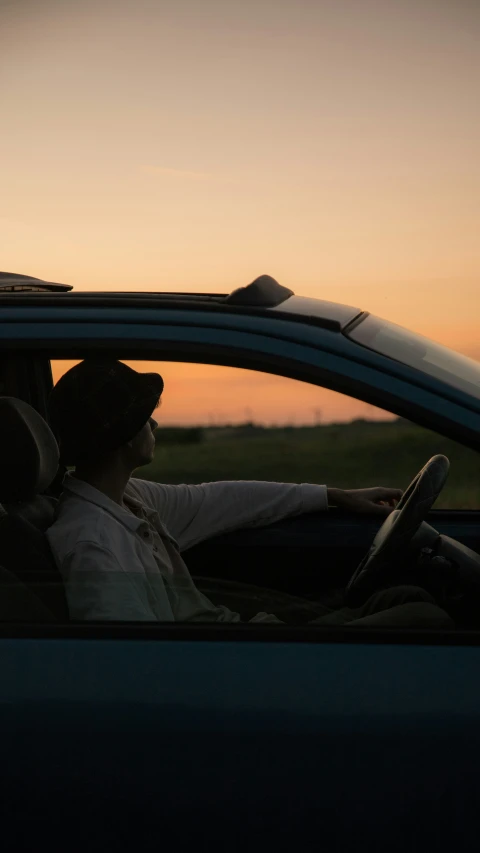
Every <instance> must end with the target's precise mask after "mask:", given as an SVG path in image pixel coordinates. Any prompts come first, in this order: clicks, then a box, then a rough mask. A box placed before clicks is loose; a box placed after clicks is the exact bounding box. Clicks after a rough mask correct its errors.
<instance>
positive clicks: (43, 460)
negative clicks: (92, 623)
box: [0, 397, 68, 622]
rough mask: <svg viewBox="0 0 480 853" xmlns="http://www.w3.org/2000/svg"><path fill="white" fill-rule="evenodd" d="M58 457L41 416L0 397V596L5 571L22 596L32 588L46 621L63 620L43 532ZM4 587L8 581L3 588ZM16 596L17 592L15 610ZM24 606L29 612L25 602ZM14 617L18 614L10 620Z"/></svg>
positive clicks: (59, 585) (58, 583)
mask: <svg viewBox="0 0 480 853" xmlns="http://www.w3.org/2000/svg"><path fill="white" fill-rule="evenodd" d="M58 461H59V452H58V446H57V442H56V440H55V437H54V435H53V433H52V431H51V429H50V427H49V426H48V424H47V423H46V421H44V419H43V418H42V417H41V415H39V413H38V412H37V411H36V410H35V409H34V408H32V406H30V405H29V404H28V403H26V402H25V401H24V400H19V399H17V398H15V397H0V504H1V505H2V507H3V512H2V513H1V514H0V566H1V567H3V569H4V570H6V572H7V575H5V573H2V574H1V575H0V595H2V587H4V578H5V577H7V576H8V573H9V576H11V575H13V576H14V577H15V578H16V579H17V581H19V582H20V583H22V584H24V585H25V586H26V587H27V588H28V596H27V595H26V596H25V601H26V600H27V598H30V599H31V594H32V593H33V594H34V595H35V596H37V598H38V599H40V602H41V606H40V607H39V619H41V621H45V608H46V609H47V613H50V614H51V616H52V621H61V622H64V621H66V620H68V608H67V602H66V597H65V589H64V586H63V581H62V577H61V574H60V572H59V570H58V569H57V567H56V564H55V561H54V559H53V556H52V553H51V551H50V546H49V544H48V541H47V537H46V536H45V530H46V529H47V528H48V527H49V526H50V525H51V524H52V523H53V521H54V516H55V506H56V500H55V499H54V498H52V497H49V496H47V495H45V494H44V493H45V491H46V490H47V489H48V487H49V486H50V484H51V483H52V481H53V480H54V478H55V476H56V474H57V470H58ZM7 587H8V582H6V587H5V589H4V592H5V590H6V588H7ZM17 593H18V590H17ZM18 600H19V599H18V594H17V597H16V601H17V605H16V606H15V612H16V613H18ZM2 611H3V608H2ZM26 611H28V613H31V604H30V605H29V606H28V607H27V604H26ZM40 611H41V612H43V614H44V618H43V619H42V617H41V614H40ZM19 618H21V614H20V615H19V616H16V617H15V619H16V621H18V619H19ZM25 618H31V617H27V616H25Z"/></svg>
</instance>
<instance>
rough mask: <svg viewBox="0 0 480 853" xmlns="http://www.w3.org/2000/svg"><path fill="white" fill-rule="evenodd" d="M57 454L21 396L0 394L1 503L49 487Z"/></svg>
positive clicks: (45, 428) (44, 428)
mask: <svg viewBox="0 0 480 853" xmlns="http://www.w3.org/2000/svg"><path fill="white" fill-rule="evenodd" d="M58 457H59V454H58V446H57V442H56V441H55V437H54V435H53V432H52V431H51V429H50V427H49V426H48V424H47V423H46V421H44V419H43V418H42V417H41V415H39V414H38V412H36V411H35V409H34V408H32V406H29V404H28V403H25V402H24V401H23V400H17V398H16V397H0V503H10V502H15V501H26V500H29V499H30V498H33V497H34V496H35V495H38V494H41V493H42V492H44V491H45V489H48V487H49V485H50V483H51V482H52V481H53V480H54V478H55V475H56V473H57V470H58Z"/></svg>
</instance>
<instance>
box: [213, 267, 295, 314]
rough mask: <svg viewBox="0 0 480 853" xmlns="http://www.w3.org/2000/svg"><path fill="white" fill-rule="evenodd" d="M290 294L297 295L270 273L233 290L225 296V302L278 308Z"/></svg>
mask: <svg viewBox="0 0 480 853" xmlns="http://www.w3.org/2000/svg"><path fill="white" fill-rule="evenodd" d="M290 296H295V294H294V292H293V290H290V289H289V288H288V287H284V286H283V285H282V284H279V283H278V281H275V279H274V278H272V277H271V276H270V275H261V276H259V277H258V278H256V279H255V281H252V283H251V284H247V286H246V287H238V288H237V290H233V291H232V293H230V295H229V296H227V297H226V298H225V302H226V303H227V304H228V305H245V306H251V307H252V308H253V307H255V308H276V307H277V305H281V303H282V302H285V301H286V300H287V299H289V298H290Z"/></svg>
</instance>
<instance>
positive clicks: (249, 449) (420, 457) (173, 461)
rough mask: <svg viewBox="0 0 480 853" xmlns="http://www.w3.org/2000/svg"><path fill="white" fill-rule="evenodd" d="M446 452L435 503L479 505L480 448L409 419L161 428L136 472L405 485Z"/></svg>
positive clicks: (187, 478) (191, 479) (171, 477)
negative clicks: (444, 477)
mask: <svg viewBox="0 0 480 853" xmlns="http://www.w3.org/2000/svg"><path fill="white" fill-rule="evenodd" d="M436 453H443V454H445V455H446V456H448V458H449V459H450V462H451V468H450V475H449V478H448V481H447V484H446V486H445V489H444V491H443V493H442V495H441V496H440V498H439V500H438V502H437V504H436V507H439V508H441V507H443V508H445V507H448V508H458V509H460V508H469V509H479V508H480V454H479V453H477V452H475V451H473V450H469V449H467V448H465V447H462V446H461V445H459V444H456V443H455V442H453V441H451V440H450V439H447V438H442V437H441V436H438V435H436V434H435V433H433V432H430V431H428V430H425V429H422V428H421V427H417V426H415V425H413V424H410V423H408V422H406V421H400V420H399V421H392V422H374V421H354V422H352V423H348V424H331V425H325V426H314V427H292V428H284V429H268V428H262V427H255V426H251V425H245V426H242V427H225V428H218V427H216V428H198V429H189V428H164V429H162V428H160V429H159V430H158V431H157V451H156V456H155V460H154V462H153V463H152V464H151V465H149V466H147V467H146V468H143V469H141V470H140V471H139V472H138V476H141V477H144V478H146V479H151V480H158V481H161V482H164V483H202V482H209V481H212V480H276V481H280V482H293V483H305V482H307V483H326V484H327V485H330V486H337V487H339V488H360V487H362V486H376V485H384V486H395V487H399V488H405V487H406V486H407V485H408V483H409V482H410V480H411V479H412V478H413V476H414V475H415V474H416V473H417V471H418V470H419V469H420V468H421V467H422V465H424V464H425V462H426V461H427V460H428V459H429V458H430V457H431V456H433V455H434V454H436Z"/></svg>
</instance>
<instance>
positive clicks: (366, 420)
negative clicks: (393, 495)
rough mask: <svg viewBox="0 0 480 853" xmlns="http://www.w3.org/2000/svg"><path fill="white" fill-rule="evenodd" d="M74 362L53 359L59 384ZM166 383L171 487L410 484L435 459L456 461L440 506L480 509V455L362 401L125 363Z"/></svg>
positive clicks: (204, 370) (200, 370)
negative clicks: (243, 483) (216, 483)
mask: <svg viewBox="0 0 480 853" xmlns="http://www.w3.org/2000/svg"><path fill="white" fill-rule="evenodd" d="M74 363H75V362H71V361H61V360H56V361H53V362H52V372H53V376H54V380H55V381H57V380H58V378H59V376H60V375H61V374H62V373H63V372H64V371H65V370H66V369H68V368H69V367H70V366H72V365H73V364H74ZM126 363H128V364H130V365H131V366H132V367H134V368H135V369H136V370H141V371H144V372H148V371H151V370H154V371H158V372H160V373H161V374H162V376H163V378H164V380H165V391H164V394H163V395H162V404H161V407H160V409H159V410H158V411H157V413H156V417H157V420H158V429H157V431H156V454H155V459H154V461H153V462H152V463H151V464H150V465H148V466H146V467H145V468H143V469H141V470H140V471H139V476H141V477H144V478H146V479H149V480H157V481H159V482H163V483H172V484H175V483H176V484H178V483H203V482H209V481H215V480H229V479H233V480H238V479H242V480H248V479H252V480H269V481H280V482H293V483H304V482H311V483H327V484H329V485H334V486H337V487H339V488H363V487H368V486H372V485H384V486H392V487H398V488H401V489H405V488H406V487H407V486H408V484H409V482H410V480H411V479H412V478H413V476H414V475H415V474H416V473H417V471H418V470H419V469H420V468H421V467H422V466H423V465H424V464H425V462H426V461H427V460H428V459H429V458H430V457H431V456H433V455H435V454H438V453H441V454H445V455H446V456H448V458H449V459H450V462H451V468H450V472H449V477H448V480H447V483H446V485H445V488H444V489H443V492H442V494H441V495H440V497H439V498H438V500H437V502H436V504H435V508H436V509H472V510H473V509H475V510H476V509H480V454H478V453H477V452H476V451H473V450H471V449H469V448H466V447H464V446H463V445H461V444H459V443H457V442H454V441H452V440H451V439H448V438H445V437H443V436H441V435H438V434H437V433H435V432H433V431H431V430H427V429H424V428H423V427H420V426H417V425H415V424H413V423H410V422H409V421H406V420H404V419H402V418H398V417H396V416H394V415H392V414H391V413H389V412H387V411H385V410H382V409H379V408H376V407H374V406H370V405H369V404H367V403H364V402H362V401H360V400H357V399H354V398H352V397H349V396H346V395H344V394H339V393H337V392H334V391H330V390H328V389H325V388H319V387H318V386H316V385H310V384H308V383H305V382H299V381H297V380H293V379H288V378H285V377H279V376H275V375H272V374H267V373H260V372H257V371H252V370H244V369H239V368H231V367H221V366H216V365H205V364H190V363H171V362H161V363H152V362H141V361H131V362H126Z"/></svg>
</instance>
